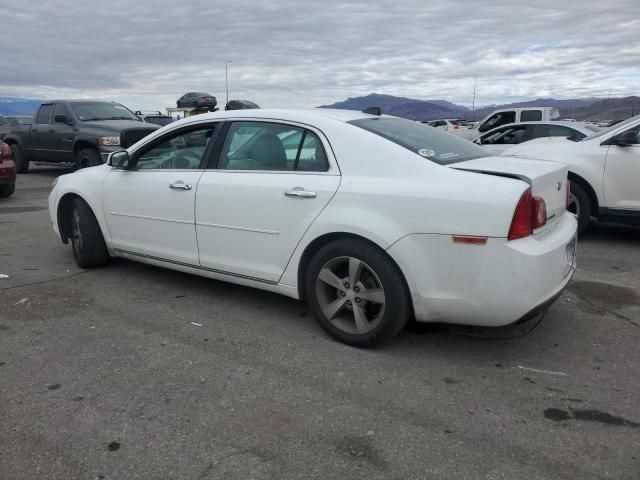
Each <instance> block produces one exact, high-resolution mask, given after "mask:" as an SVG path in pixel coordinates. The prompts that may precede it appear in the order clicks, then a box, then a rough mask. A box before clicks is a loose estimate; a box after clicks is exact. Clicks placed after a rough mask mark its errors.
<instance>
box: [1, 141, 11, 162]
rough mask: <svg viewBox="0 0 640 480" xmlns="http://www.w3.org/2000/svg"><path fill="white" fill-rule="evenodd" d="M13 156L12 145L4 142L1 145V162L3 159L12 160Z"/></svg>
mask: <svg viewBox="0 0 640 480" xmlns="http://www.w3.org/2000/svg"><path fill="white" fill-rule="evenodd" d="M12 156H13V152H12V151H11V147H10V146H9V145H7V144H6V143H3V144H2V146H1V147H0V163H2V161H3V160H10V159H11V157H12Z"/></svg>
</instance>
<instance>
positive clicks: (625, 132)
mask: <svg viewBox="0 0 640 480" xmlns="http://www.w3.org/2000/svg"><path fill="white" fill-rule="evenodd" d="M503 153H504V155H512V156H518V157H527V158H539V159H544V160H552V161H556V162H562V163H564V164H566V165H567V166H568V167H569V180H570V181H571V200H570V205H569V210H570V211H572V212H573V213H575V214H576V215H577V216H578V223H579V228H580V230H583V229H584V228H586V226H587V225H588V224H589V221H590V219H591V217H597V218H598V219H599V220H602V221H614V222H620V223H626V224H629V225H640V188H639V187H638V181H639V180H640V115H638V116H635V117H633V118H629V119H627V120H625V121H624V122H621V123H616V124H615V125H613V126H612V127H609V128H606V129H604V130H601V131H599V132H596V133H593V134H591V135H589V136H588V137H585V138H583V139H582V140H580V141H579V142H572V141H570V140H566V139H564V138H540V139H536V140H532V141H530V142H527V143H525V144H523V145H516V146H514V147H511V148H509V149H507V150H505V151H504V152H503Z"/></svg>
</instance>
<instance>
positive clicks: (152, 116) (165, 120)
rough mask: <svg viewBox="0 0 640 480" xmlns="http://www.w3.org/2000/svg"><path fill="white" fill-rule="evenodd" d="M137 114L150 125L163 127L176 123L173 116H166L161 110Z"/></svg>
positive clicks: (142, 111)
mask: <svg viewBox="0 0 640 480" xmlns="http://www.w3.org/2000/svg"><path fill="white" fill-rule="evenodd" d="M135 114H136V115H137V116H138V117H140V118H141V119H142V120H144V121H145V122H148V123H154V124H156V125H159V126H161V127H164V126H165V125H169V124H170V123H171V122H173V121H174V119H173V117H171V115H164V114H163V113H162V112H160V111H159V110H151V111H149V110H136V112H135Z"/></svg>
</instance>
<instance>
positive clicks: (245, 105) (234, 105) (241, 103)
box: [224, 100, 260, 110]
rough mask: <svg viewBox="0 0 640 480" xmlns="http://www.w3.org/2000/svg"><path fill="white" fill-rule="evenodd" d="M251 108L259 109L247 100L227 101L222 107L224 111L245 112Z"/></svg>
mask: <svg viewBox="0 0 640 480" xmlns="http://www.w3.org/2000/svg"><path fill="white" fill-rule="evenodd" d="M252 108H260V107H259V106H258V105H257V104H255V103H253V102H250V101H249V100H229V101H228V102H227V104H226V105H225V106H224V109H225V110H247V109H252Z"/></svg>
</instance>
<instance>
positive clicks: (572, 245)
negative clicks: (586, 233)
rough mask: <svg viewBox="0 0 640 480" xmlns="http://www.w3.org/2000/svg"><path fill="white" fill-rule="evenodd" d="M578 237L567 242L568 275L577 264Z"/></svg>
mask: <svg viewBox="0 0 640 480" xmlns="http://www.w3.org/2000/svg"><path fill="white" fill-rule="evenodd" d="M576 243H577V242H576V237H573V238H572V239H571V241H570V242H569V243H568V244H567V248H566V253H567V267H566V268H565V271H564V276H565V277H566V276H567V275H569V274H570V273H571V271H572V270H573V269H574V267H575V265H576Z"/></svg>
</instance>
